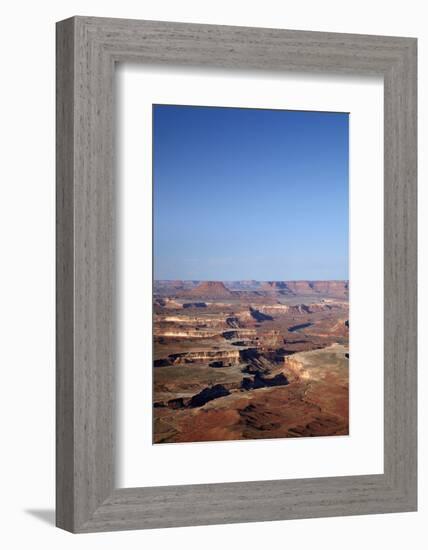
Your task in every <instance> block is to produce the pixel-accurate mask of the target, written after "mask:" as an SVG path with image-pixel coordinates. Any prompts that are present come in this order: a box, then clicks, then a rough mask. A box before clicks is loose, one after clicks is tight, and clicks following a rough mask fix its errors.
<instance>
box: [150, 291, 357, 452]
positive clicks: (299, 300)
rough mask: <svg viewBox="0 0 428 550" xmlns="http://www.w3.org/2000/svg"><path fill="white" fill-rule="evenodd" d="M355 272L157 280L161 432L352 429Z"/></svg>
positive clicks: (179, 437)
mask: <svg viewBox="0 0 428 550" xmlns="http://www.w3.org/2000/svg"><path fill="white" fill-rule="evenodd" d="M348 300H349V285H348V281H253V280H246V281H155V282H154V292H153V338H154V345H153V354H154V357H153V426H154V431H153V442H154V443H178V442H180V443H184V442H196V441H221V440H236V439H269V438H278V437H281V438H287V437H315V436H330V435H347V434H348V431H349V421H348V408H349V404H348V403H349V397H348V394H349V357H350V355H349V301H348Z"/></svg>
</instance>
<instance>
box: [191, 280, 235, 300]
mask: <svg viewBox="0 0 428 550" xmlns="http://www.w3.org/2000/svg"><path fill="white" fill-rule="evenodd" d="M186 295H187V296H202V297H208V298H228V297H232V296H233V295H234V294H233V292H232V291H231V290H229V289H228V288H226V286H225V285H224V283H222V282H221V281H203V282H202V283H200V284H199V285H198V286H196V287H195V288H193V289H192V290H189V291H188V292H187V293H186Z"/></svg>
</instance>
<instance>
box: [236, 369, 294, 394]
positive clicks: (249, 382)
mask: <svg viewBox="0 0 428 550" xmlns="http://www.w3.org/2000/svg"><path fill="white" fill-rule="evenodd" d="M288 383H289V382H288V380H287V378H286V376H284V374H283V373H282V372H281V373H280V374H277V375H276V376H273V377H272V378H268V377H266V376H265V375H264V374H263V373H261V372H256V373H255V374H254V377H253V378H243V379H242V382H241V389H243V390H257V389H259V388H271V387H273V386H287V385H288Z"/></svg>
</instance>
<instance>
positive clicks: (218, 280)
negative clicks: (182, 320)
mask: <svg viewBox="0 0 428 550" xmlns="http://www.w3.org/2000/svg"><path fill="white" fill-rule="evenodd" d="M153 280H154V281H159V282H163V281H183V282H184V281H185V282H195V281H197V282H206V283H218V282H221V283H224V282H236V281H254V282H256V283H297V282H300V281H306V282H310V283H315V282H319V281H325V282H327V281H328V282H331V281H337V282H346V283H349V279H177V278H176V279H155V278H153Z"/></svg>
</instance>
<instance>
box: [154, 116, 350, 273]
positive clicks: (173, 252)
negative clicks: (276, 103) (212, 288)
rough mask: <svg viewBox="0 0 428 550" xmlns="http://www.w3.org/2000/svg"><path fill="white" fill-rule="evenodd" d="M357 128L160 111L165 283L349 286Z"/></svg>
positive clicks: (342, 122)
mask: <svg viewBox="0 0 428 550" xmlns="http://www.w3.org/2000/svg"><path fill="white" fill-rule="evenodd" d="M348 125H349V117H348V114H346V113H320V112H303V111H280V110H267V109H237V108H220V107H188V106H172V105H154V106H153V186H154V276H155V279H185V280H186V279H196V280H237V279H256V280H297V279H310V280H318V279H320V280H322V279H348Z"/></svg>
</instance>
